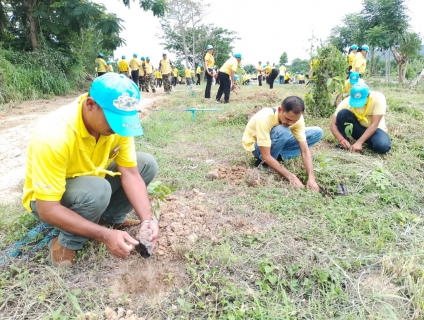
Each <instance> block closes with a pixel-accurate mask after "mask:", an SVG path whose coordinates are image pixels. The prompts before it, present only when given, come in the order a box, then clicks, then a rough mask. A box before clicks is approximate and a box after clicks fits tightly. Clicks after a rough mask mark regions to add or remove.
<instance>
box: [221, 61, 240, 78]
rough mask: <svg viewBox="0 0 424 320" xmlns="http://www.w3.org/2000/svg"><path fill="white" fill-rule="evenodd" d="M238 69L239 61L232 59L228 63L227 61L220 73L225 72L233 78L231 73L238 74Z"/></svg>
mask: <svg viewBox="0 0 424 320" xmlns="http://www.w3.org/2000/svg"><path fill="white" fill-rule="evenodd" d="M237 67H238V61H237V59H236V58H235V57H231V58H230V59H228V60H227V61H225V63H224V65H223V66H222V67H221V69H219V71H221V72H224V73H226V74H228V75H229V76H231V71H234V72H236V71H237Z"/></svg>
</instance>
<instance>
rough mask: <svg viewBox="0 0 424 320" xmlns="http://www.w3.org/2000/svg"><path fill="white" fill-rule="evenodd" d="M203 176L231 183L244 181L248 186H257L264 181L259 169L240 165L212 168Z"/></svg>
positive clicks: (235, 183) (238, 183)
mask: <svg viewBox="0 0 424 320" xmlns="http://www.w3.org/2000/svg"><path fill="white" fill-rule="evenodd" d="M205 177H206V178H207V179H210V180H215V179H221V180H226V181H227V183H228V184H232V185H240V184H242V183H246V184H247V185H248V186H249V187H257V186H259V185H261V182H262V183H263V182H264V180H263V178H261V174H260V172H259V170H257V169H252V168H246V167H241V166H233V167H229V168H226V167H222V168H219V169H214V170H212V171H210V172H208V173H207V174H206V176H205Z"/></svg>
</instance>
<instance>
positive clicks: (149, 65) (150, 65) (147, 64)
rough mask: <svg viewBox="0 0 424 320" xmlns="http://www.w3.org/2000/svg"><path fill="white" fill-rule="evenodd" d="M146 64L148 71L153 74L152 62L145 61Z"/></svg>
mask: <svg viewBox="0 0 424 320" xmlns="http://www.w3.org/2000/svg"><path fill="white" fill-rule="evenodd" d="M145 65H146V73H147V74H151V73H152V64H151V63H150V62H145Z"/></svg>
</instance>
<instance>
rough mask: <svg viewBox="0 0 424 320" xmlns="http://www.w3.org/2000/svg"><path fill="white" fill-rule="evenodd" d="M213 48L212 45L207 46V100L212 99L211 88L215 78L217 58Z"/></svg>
mask: <svg viewBox="0 0 424 320" xmlns="http://www.w3.org/2000/svg"><path fill="white" fill-rule="evenodd" d="M212 52H213V47H212V46H211V45H207V46H206V54H205V59H204V60H205V72H206V88H205V99H210V97H211V88H212V82H213V79H214V78H213V76H214V69H213V67H214V66H215V58H214V57H213V55H212Z"/></svg>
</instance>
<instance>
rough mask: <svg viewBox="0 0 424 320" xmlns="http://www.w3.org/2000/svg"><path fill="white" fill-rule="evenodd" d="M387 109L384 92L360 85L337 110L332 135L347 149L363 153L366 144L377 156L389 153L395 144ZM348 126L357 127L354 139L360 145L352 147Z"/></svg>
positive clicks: (333, 119) (353, 135)
mask: <svg viewBox="0 0 424 320" xmlns="http://www.w3.org/2000/svg"><path fill="white" fill-rule="evenodd" d="M351 74H352V73H351ZM386 109H387V104H386V98H385V97H384V95H383V94H382V93H381V92H375V91H370V88H369V87H368V86H367V85H366V84H365V83H357V84H355V85H354V86H353V87H352V89H350V97H347V98H346V99H344V100H343V101H342V102H340V104H339V105H338V106H337V109H336V112H335V113H334V116H333V118H332V119H331V125H330V129H331V132H332V133H333V135H334V137H336V139H337V140H339V142H340V145H341V147H342V148H343V149H346V150H350V151H353V152H359V151H361V150H362V145H363V144H364V143H366V144H367V145H368V147H369V148H370V149H371V150H372V151H374V152H377V153H380V154H384V153H387V152H389V151H390V149H391V141H390V137H389V135H388V134H387V127H386V121H385V119H384V115H385V114H386ZM347 125H352V126H353V127H352V134H351V135H352V138H353V139H355V140H356V142H355V143H354V144H352V145H351V144H350V142H349V141H348V140H347V135H346V132H345V128H346V126H347Z"/></svg>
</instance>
